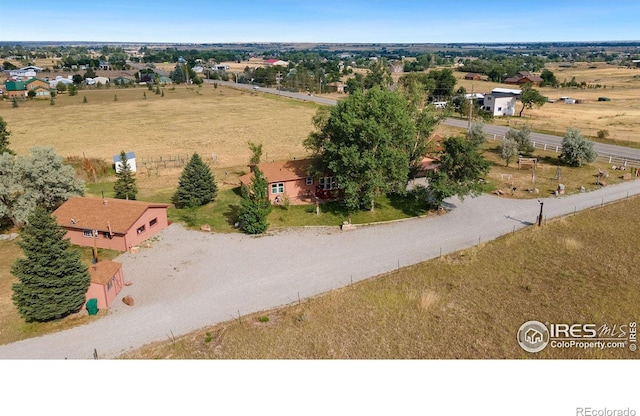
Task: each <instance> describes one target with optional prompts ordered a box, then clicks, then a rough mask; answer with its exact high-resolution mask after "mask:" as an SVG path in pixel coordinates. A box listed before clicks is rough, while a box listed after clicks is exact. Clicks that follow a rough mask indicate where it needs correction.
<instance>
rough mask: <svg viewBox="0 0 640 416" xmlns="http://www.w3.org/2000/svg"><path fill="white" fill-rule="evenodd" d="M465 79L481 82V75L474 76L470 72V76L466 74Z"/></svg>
mask: <svg viewBox="0 0 640 416" xmlns="http://www.w3.org/2000/svg"><path fill="white" fill-rule="evenodd" d="M464 79H468V80H471V81H480V74H474V73H471V72H469V73H468V74H465V76H464Z"/></svg>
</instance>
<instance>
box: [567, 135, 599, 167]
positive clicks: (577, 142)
mask: <svg viewBox="0 0 640 416" xmlns="http://www.w3.org/2000/svg"><path fill="white" fill-rule="evenodd" d="M597 157H598V154H597V153H596V151H595V150H594V149H593V142H592V141H590V140H587V139H585V138H584V137H582V134H580V130H578V129H575V128H571V127H569V128H568V129H567V132H566V133H565V135H564V137H563V138H562V152H561V153H560V156H559V159H560V161H561V162H564V163H566V164H568V165H571V166H583V165H586V164H588V163H591V162H595V160H596V158H597Z"/></svg>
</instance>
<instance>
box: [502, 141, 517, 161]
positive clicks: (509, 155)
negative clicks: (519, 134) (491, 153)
mask: <svg viewBox="0 0 640 416" xmlns="http://www.w3.org/2000/svg"><path fill="white" fill-rule="evenodd" d="M516 156H518V142H516V141H515V140H513V138H511V137H506V136H505V138H504V139H503V140H502V143H501V144H500V157H501V158H502V159H503V160H504V161H505V163H506V166H509V162H511V160H512V159H513V158H514V157H516Z"/></svg>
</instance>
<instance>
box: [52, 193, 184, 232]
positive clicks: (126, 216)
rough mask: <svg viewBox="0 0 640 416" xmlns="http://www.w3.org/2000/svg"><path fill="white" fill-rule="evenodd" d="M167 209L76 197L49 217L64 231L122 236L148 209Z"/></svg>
mask: <svg viewBox="0 0 640 416" xmlns="http://www.w3.org/2000/svg"><path fill="white" fill-rule="evenodd" d="M170 206H171V204H160V203H153V202H143V201H128V200H124V199H115V198H104V199H103V198H95V197H79V196H78V197H72V198H69V199H68V200H67V201H66V202H65V203H64V204H62V205H60V207H59V208H58V209H56V210H55V211H54V212H53V215H54V216H55V217H56V219H57V220H58V224H59V225H61V226H62V227H65V228H73V229H77V230H98V231H111V232H113V233H115V234H125V233H126V232H127V231H128V230H129V229H130V228H131V227H132V226H133V224H135V222H136V221H137V220H138V218H140V217H141V216H142V214H144V213H145V211H146V210H148V209H149V208H169V207H170Z"/></svg>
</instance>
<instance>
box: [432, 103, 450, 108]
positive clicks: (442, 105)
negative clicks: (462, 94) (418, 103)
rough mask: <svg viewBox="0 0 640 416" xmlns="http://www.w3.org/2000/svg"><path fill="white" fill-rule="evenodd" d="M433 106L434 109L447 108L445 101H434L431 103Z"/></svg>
mask: <svg viewBox="0 0 640 416" xmlns="http://www.w3.org/2000/svg"><path fill="white" fill-rule="evenodd" d="M433 106H434V107H435V108H447V102H446V101H434V102H433Z"/></svg>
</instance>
